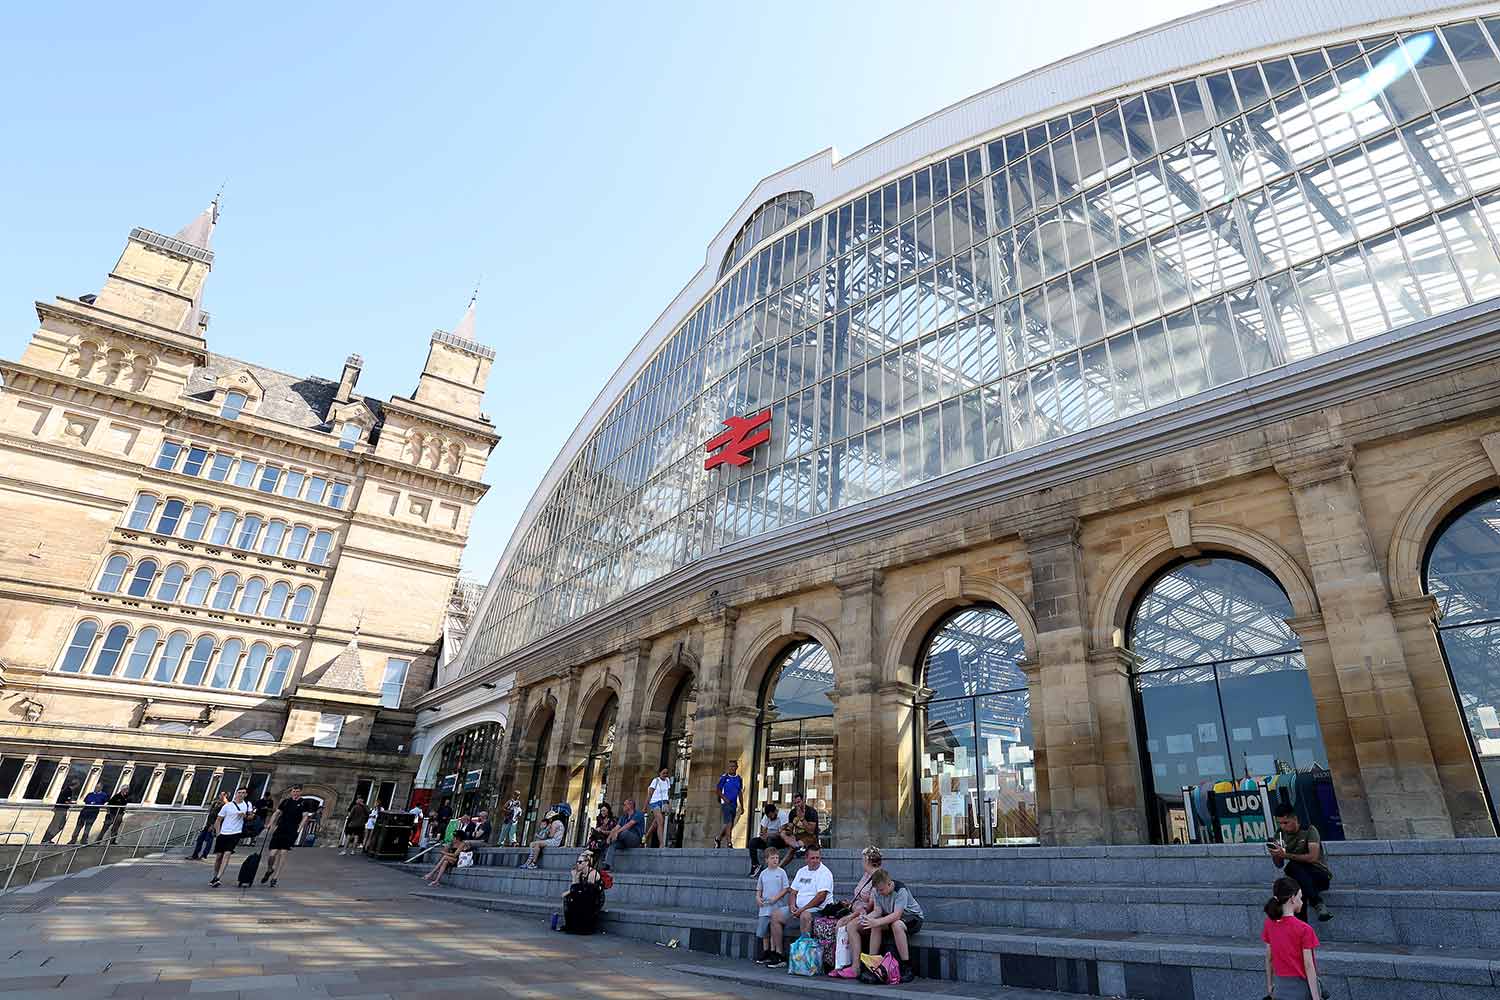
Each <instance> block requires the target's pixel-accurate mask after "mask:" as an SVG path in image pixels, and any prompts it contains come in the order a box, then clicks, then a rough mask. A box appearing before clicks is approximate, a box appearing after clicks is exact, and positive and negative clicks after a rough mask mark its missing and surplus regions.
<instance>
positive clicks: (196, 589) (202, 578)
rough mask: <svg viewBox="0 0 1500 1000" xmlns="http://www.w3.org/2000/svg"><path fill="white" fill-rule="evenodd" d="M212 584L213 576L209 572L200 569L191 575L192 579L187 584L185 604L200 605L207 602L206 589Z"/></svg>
mask: <svg viewBox="0 0 1500 1000" xmlns="http://www.w3.org/2000/svg"><path fill="white" fill-rule="evenodd" d="M213 583H214V574H213V572H212V571H211V570H207V569H200V570H198V571H197V572H196V573H194V574H193V579H192V580H191V581H190V582H189V583H188V592H187V603H188V604H202V603H203V602H204V601H206V600H208V588H209V587H212V586H213Z"/></svg>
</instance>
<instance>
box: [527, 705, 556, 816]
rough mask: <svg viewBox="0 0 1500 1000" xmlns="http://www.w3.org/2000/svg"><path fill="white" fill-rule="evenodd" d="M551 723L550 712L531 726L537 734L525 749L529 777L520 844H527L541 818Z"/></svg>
mask: <svg viewBox="0 0 1500 1000" xmlns="http://www.w3.org/2000/svg"><path fill="white" fill-rule="evenodd" d="M552 721H553V716H552V713H551V712H548V713H547V717H546V720H545V721H543V722H541V723H540V728H539V729H538V726H537V724H533V726H532V730H533V732H536V733H537V736H536V739H535V740H533V741H531V744H530V745H529V746H527V747H526V751H529V758H530V759H529V760H527V761H525V763H528V764H529V765H530V767H531V776H530V778H529V779H528V780H527V785H526V817H525V819H524V821H523V822H522V825H521V843H523V844H525V843H529V842H530V841H531V838H532V836H533V831H534V830H535V829H536V824H537V820H538V819H539V818H540V817H541V809H542V804H541V801H540V797H541V794H542V777H543V775H544V773H545V772H546V770H547V749H548V747H550V746H551V744H552Z"/></svg>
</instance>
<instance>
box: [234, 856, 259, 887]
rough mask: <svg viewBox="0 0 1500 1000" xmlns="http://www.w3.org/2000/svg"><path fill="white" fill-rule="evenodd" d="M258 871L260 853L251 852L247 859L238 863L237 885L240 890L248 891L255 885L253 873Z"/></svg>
mask: <svg viewBox="0 0 1500 1000" xmlns="http://www.w3.org/2000/svg"><path fill="white" fill-rule="evenodd" d="M259 870H260V851H258V850H257V851H255V852H253V853H252V854H251V855H250V856H249V857H248V858H246V859H245V860H244V861H242V862H240V875H239V880H238V881H239V884H240V888H241V889H248V888H249V887H250V886H252V885H254V884H255V873H256V872H257V871H259Z"/></svg>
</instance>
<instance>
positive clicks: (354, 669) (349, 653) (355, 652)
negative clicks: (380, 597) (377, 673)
mask: <svg viewBox="0 0 1500 1000" xmlns="http://www.w3.org/2000/svg"><path fill="white" fill-rule="evenodd" d="M298 687H316V688H327V689H331V690H334V691H354V692H357V693H359V694H368V693H369V692H370V689H369V688H367V687H365V668H364V664H363V663H361V662H360V659H359V630H358V629H355V632H354V635H353V636H352V637H350V639H349V645H347V646H345V647H344V648H343V649H342V650H340V651H339V655H337V656H335V657H334V658H333V659H331V660H329V661H328V662H327V663H325V664H323V665H322V666H321V667H319V668H318V669H317V670H314V671H313V672H312V673H311V674H309V675H308V676H306V677H304V678H302V683H301V684H300V685H298Z"/></svg>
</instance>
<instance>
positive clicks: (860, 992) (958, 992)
mask: <svg viewBox="0 0 1500 1000" xmlns="http://www.w3.org/2000/svg"><path fill="white" fill-rule="evenodd" d="M672 971H673V972H685V973H688V974H689V975H694V976H702V977H704V978H706V979H712V980H714V981H716V982H730V983H736V984H738V985H740V986H751V987H756V988H759V989H770V990H784V991H786V992H788V993H794V994H797V995H799V996H819V997H853V996H861V997H868V996H869V995H870V990H871V988H870V987H869V986H867V985H865V984H864V983H861V982H850V981H848V980H843V979H831V978H829V977H827V976H822V977H812V978H804V977H800V976H799V977H793V976H789V975H788V974H787V971H786V970H785V969H767V968H763V967H761V966H759V965H735V966H722V965H676V966H673V967H672ZM879 995H880V996H881V997H891V998H894V1000H925V998H937V997H942V998H945V1000H985V998H997V1000H1083V998H1084V996H1085V994H1082V993H1059V992H1058V991H1056V990H1027V989H1019V988H1017V987H1012V986H1001V987H999V988H998V989H996V988H990V989H983V990H982V989H980V988H979V986H978V984H974V985H972V986H968V987H965V986H955V985H954V984H953V983H951V982H947V981H941V980H939V981H934V980H931V979H921V978H918V979H915V980H912V981H909V982H903V983H901V984H900V985H899V986H882V987H880V992H879Z"/></svg>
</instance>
